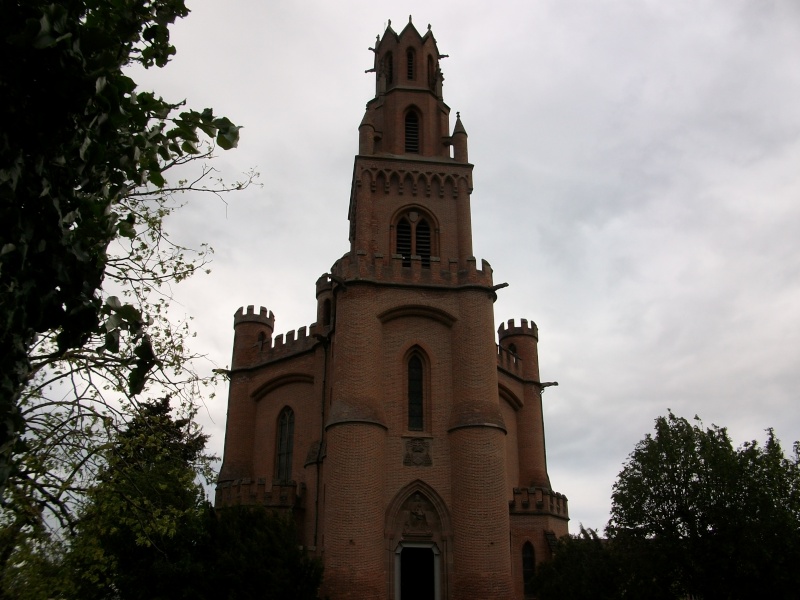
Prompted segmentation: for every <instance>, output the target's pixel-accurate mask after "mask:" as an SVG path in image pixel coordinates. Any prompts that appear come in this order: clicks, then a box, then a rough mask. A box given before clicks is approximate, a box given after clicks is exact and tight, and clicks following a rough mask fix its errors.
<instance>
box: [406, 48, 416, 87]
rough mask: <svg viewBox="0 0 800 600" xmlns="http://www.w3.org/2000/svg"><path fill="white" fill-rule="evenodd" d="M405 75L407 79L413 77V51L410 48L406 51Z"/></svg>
mask: <svg viewBox="0 0 800 600" xmlns="http://www.w3.org/2000/svg"><path fill="white" fill-rule="evenodd" d="M406 75H407V76H408V80H409V81H411V80H413V79H414V75H415V74H414V51H413V50H412V49H411V48H409V49H408V51H407V52H406Z"/></svg>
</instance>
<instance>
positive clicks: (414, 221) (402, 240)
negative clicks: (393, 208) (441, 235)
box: [395, 211, 435, 269]
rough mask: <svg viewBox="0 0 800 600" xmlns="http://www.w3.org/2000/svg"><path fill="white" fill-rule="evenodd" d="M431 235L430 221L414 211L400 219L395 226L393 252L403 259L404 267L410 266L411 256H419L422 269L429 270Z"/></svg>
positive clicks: (431, 252) (432, 242)
mask: <svg viewBox="0 0 800 600" xmlns="http://www.w3.org/2000/svg"><path fill="white" fill-rule="evenodd" d="M433 233H434V232H433V231H432V230H431V223H430V220H429V219H427V218H426V217H424V216H423V215H421V214H420V213H418V212H416V211H410V212H408V213H407V214H405V215H403V216H402V217H400V219H399V220H398V221H397V225H396V226H395V250H396V254H399V255H400V256H402V257H403V266H404V267H410V266H411V257H412V256H419V257H420V260H421V261H422V267H423V268H425V269H428V268H430V266H431V255H432V254H433V251H434V246H435V239H434V235H433Z"/></svg>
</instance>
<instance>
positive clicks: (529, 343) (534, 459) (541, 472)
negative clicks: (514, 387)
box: [497, 319, 550, 490]
mask: <svg viewBox="0 0 800 600" xmlns="http://www.w3.org/2000/svg"><path fill="white" fill-rule="evenodd" d="M497 337H498V341H499V344H500V347H501V348H502V349H504V350H505V351H506V352H508V353H509V354H510V355H511V356H513V359H514V366H515V374H518V375H519V376H520V377H521V379H522V384H523V397H522V407H521V408H520V410H519V413H518V417H517V420H518V423H519V429H518V431H519V433H518V435H519V464H520V467H519V478H520V484H519V485H520V487H529V486H538V487H542V488H544V489H547V490H549V489H550V478H549V476H548V474H547V457H546V454H545V444H544V420H543V415H542V389H543V386H542V384H541V382H540V381H539V348H538V345H539V328H538V327H537V326H536V323H534V322H533V321H530V322H529V321H528V320H527V319H520V321H519V325H516V324H515V322H514V319H509V321H508V324H505V323H501V324H500V327H499V328H498V330H497Z"/></svg>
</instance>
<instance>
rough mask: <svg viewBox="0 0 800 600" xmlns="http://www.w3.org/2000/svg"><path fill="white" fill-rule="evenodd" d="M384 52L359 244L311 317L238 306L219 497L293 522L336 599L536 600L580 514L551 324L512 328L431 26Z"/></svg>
mask: <svg viewBox="0 0 800 600" xmlns="http://www.w3.org/2000/svg"><path fill="white" fill-rule="evenodd" d="M371 50H372V51H373V52H374V55H375V57H374V58H375V66H374V69H373V70H372V71H374V76H375V97H374V98H372V99H371V100H369V102H368V104H367V108H366V114H365V115H364V118H363V120H362V121H361V124H360V125H359V127H358V146H359V149H358V154H357V155H356V157H355V164H354V166H353V179H352V186H351V190H350V203H349V209H348V214H347V216H348V220H349V237H350V251H349V252H347V253H346V254H345V255H344V256H343V257H342V258H340V259H339V260H337V261H336V262H335V263H334V264H333V266H332V267H331V269H330V272H329V273H325V274H324V275H322V276H321V277H320V278H319V279H318V280H317V282H316V304H317V316H316V322H315V323H312V324H311V325H310V326H308V327H301V328H300V329H298V330H297V331H291V332H288V333H285V334H280V335H274V328H275V316H274V315H273V314H272V312H270V311H268V310H267V309H265V308H260V309H255V308H254V307H253V306H248V307H247V308H240V309H239V310H238V311H236V313H235V315H234V323H233V326H234V332H235V337H234V343H233V357H232V361H231V369H230V392H229V397H228V417H227V425H226V435H225V449H224V456H223V463H222V467H221V471H220V474H219V480H218V484H217V489H216V506H217V507H224V506H230V505H239V504H241V505H261V506H265V507H270V508H273V509H276V510H280V511H284V512H287V513H289V514H291V515H292V516H293V518H294V519H295V521H296V523H297V527H298V531H299V536H300V543H301V544H302V545H303V547H304V548H305V549H306V550H307V552H309V553H310V554H311V555H314V556H318V557H319V558H320V559H321V560H322V563H323V565H324V568H325V574H324V581H323V588H322V590H321V591H320V597H326V596H327V597H329V598H330V599H331V600H344V599H353V600H355V599H358V600H369V599H374V600H378V599H380V600H384V599H386V600H406V599H412V598H413V599H414V600H428V599H429V600H445V599H448V600H466V599H468V598H469V599H474V598H486V599H489V598H498V599H507V598H516V599H519V600H523V599H524V598H529V597H531V596H532V592H531V589H530V579H531V577H532V575H533V573H534V572H535V569H536V564H537V563H539V562H541V561H544V560H547V559H549V558H550V557H551V555H552V548H553V545H554V543H555V541H556V539H557V538H558V537H559V536H563V535H566V534H567V522H568V520H569V516H568V509H567V499H566V497H565V496H564V495H563V494H560V493H558V492H556V491H554V490H553V488H552V486H551V485H550V477H549V475H548V472H547V461H546V454H545V435H544V422H543V415H542V391H543V389H544V388H545V387H547V386H548V385H553V384H551V383H543V382H542V381H541V378H540V376H539V364H538V348H537V345H538V330H537V327H536V324H535V323H533V322H532V321H528V320H526V319H520V320H514V319H512V320H509V321H507V322H506V323H502V324H501V325H500V327H499V328H498V329H497V330H495V325H494V311H493V304H494V301H495V299H496V293H497V290H498V289H499V288H501V287H504V286H503V285H502V284H501V285H495V283H494V280H493V275H492V268H491V266H490V265H489V263H488V262H486V261H481V262H480V264H478V263H477V261H476V259H475V257H474V256H473V250H472V225H471V215H470V198H471V195H472V168H473V167H472V165H471V164H470V163H469V159H468V148H467V132H466V130H465V128H464V125H463V123H462V122H461V119H460V117H459V116H458V115H457V116H456V119H455V123H454V125H453V128H452V131H451V130H450V121H451V119H450V108H449V107H448V106H447V104H445V103H444V99H443V96H442V82H443V76H442V71H441V69H440V65H439V61H440V59H441V58H443V56H442V55H441V54H440V53H439V49H438V47H437V43H436V40H435V38H434V36H433V33H432V32H431V29H430V26H428V29H427V31H426V32H425V33H424V34H422V35H421V34H420V33H419V32H418V31H417V29H416V28H415V26H414V25H413V23H412V22H411V19H410V18H409V22H408V24H407V25H406V26H405V27H404V28H403V29H402V31H401V32H400V33H396V32H395V31H394V30H393V29H392V27H391V22H390V23H389V26H388V27H387V29H386V31H385V32H384V34H383V36H382V37H380V36H379V37H378V39H377V41H376V43H375V47H374V48H371ZM342 209H343V212H344V203H342ZM342 216H344V215H342ZM298 227H299V225H298ZM343 229H344V227H343Z"/></svg>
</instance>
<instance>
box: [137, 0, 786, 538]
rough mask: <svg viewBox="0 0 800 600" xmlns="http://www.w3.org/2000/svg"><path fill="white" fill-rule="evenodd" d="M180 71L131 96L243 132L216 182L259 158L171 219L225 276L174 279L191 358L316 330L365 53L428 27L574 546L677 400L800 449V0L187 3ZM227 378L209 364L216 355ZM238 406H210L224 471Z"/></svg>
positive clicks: (369, 91)
mask: <svg viewBox="0 0 800 600" xmlns="http://www.w3.org/2000/svg"><path fill="white" fill-rule="evenodd" d="M188 4H189V7H190V8H191V10H192V13H191V14H190V15H189V17H188V18H186V19H184V20H183V21H181V22H180V23H178V24H177V25H176V26H175V27H174V28H173V40H174V42H175V44H176V46H177V49H178V54H177V56H176V57H175V59H174V60H173V61H172V63H171V64H170V65H169V66H168V67H167V68H165V69H163V70H162V71H160V72H158V71H156V72H148V73H146V74H140V73H138V72H137V74H136V79H137V81H138V82H139V83H140V85H141V86H142V87H145V88H153V89H155V90H156V91H157V92H158V93H159V94H161V95H163V96H164V97H165V98H167V99H170V100H179V99H184V98H185V99H186V100H187V103H188V105H189V106H191V107H193V108H197V109H202V108H205V107H206V106H212V107H214V109H215V111H216V112H218V113H221V114H225V115H227V116H228V117H230V118H231V119H232V120H233V121H234V122H235V123H237V124H241V125H243V126H244V129H243V130H242V137H241V142H240V146H239V148H238V149H237V150H235V151H232V152H224V153H223V152H221V153H220V156H219V158H218V159H217V160H215V161H214V166H215V167H217V168H218V169H220V170H221V172H222V174H223V175H224V176H225V177H226V178H228V179H235V178H236V177H238V176H239V174H240V173H241V172H244V171H246V170H247V169H249V168H251V167H255V168H256V169H257V170H258V171H259V172H260V173H261V178H260V182H261V183H262V184H263V187H261V188H250V189H249V190H247V191H245V192H242V193H239V194H237V195H232V196H229V197H228V198H227V202H228V204H227V206H226V205H225V204H224V203H223V202H220V201H217V200H213V199H211V198H203V197H199V198H198V197H194V198H187V199H188V200H189V206H187V207H186V208H185V209H183V210H182V211H181V213H180V214H179V216H178V217H176V218H175V219H173V221H172V223H171V229H172V231H173V232H174V235H175V236H176V237H177V238H178V239H179V240H180V241H182V242H185V243H187V244H195V245H196V244H198V243H200V242H208V243H210V244H211V245H212V246H213V247H214V249H215V251H216V254H215V258H214V263H213V265H212V269H213V272H212V273H211V275H208V276H203V277H200V276H198V277H197V278H195V280H193V281H190V282H187V283H186V284H185V285H183V286H182V287H178V288H177V290H176V291H177V299H178V304H177V305H176V306H175V309H176V311H177V314H179V316H184V315H190V316H192V317H194V326H195V329H196V331H197V338H196V339H195V340H194V348H195V349H196V350H198V351H200V352H203V353H206V354H207V355H208V357H209V359H210V361H211V362H210V363H209V366H208V368H211V366H217V367H225V366H228V365H229V364H230V352H231V344H232V340H233V329H232V321H233V313H234V311H235V310H236V309H237V308H238V307H239V306H241V305H247V304H255V305H257V306H258V305H264V306H267V307H268V308H269V309H270V310H272V311H273V312H274V313H275V317H276V331H275V333H276V334H279V333H284V332H286V331H289V330H292V329H296V328H298V327H301V326H304V325H308V324H310V323H311V322H312V321H314V319H315V314H316V313H315V310H316V303H315V298H314V290H315V288H314V282H315V280H316V279H317V277H318V276H319V275H321V274H322V273H325V272H327V271H328V270H329V268H330V266H331V264H332V263H333V262H334V261H335V260H336V259H337V258H339V257H340V256H341V255H342V254H344V253H345V252H346V251H347V250H348V249H349V244H348V239H347V237H348V221H347V209H348V202H349V193H350V179H351V176H352V168H353V156H354V155H355V153H356V151H357V148H358V130H357V128H358V124H359V122H360V121H361V118H362V116H363V112H364V106H365V104H366V102H367V101H368V100H370V99H371V98H372V97H373V95H374V80H373V77H374V76H373V75H372V74H365V73H364V70H365V69H369V68H371V67H372V57H373V55H372V53H371V52H370V51H369V50H368V47H369V46H372V45H374V42H375V36H376V35H377V34H382V33H383V30H384V28H385V25H386V22H387V20H388V19H391V20H392V27H393V28H394V29H395V31H397V32H399V31H401V30H402V28H403V27H404V26H405V24H406V23H407V22H408V15H409V14H412V15H413V17H414V24H415V25H416V27H417V29H418V30H419V31H420V32H421V33H424V31H425V30H426V29H427V26H428V23H430V24H431V25H432V28H433V33H434V35H435V37H436V40H437V42H438V45H439V50H440V51H441V53H443V54H449V56H450V57H449V58H447V59H445V60H444V61H443V62H442V69H443V71H444V76H445V83H444V99H445V102H446V103H447V104H448V105H449V106H450V107H451V109H452V110H453V115H452V119H451V125H452V121H454V119H455V112H456V111H460V112H461V116H462V120H463V123H464V126H465V128H466V130H467V132H468V134H469V150H470V160H471V162H472V163H473V164H474V165H475V170H474V185H475V189H474V192H473V194H472V213H473V219H472V223H473V238H474V244H473V248H474V251H475V255H476V256H477V257H478V259H479V260H480V259H481V258H484V259H486V260H488V261H489V262H490V263H491V265H492V267H493V269H494V278H495V283H502V282H508V283H509V284H510V286H509V287H508V288H506V289H504V290H501V291H500V292H499V299H498V301H497V303H496V306H495V308H496V311H495V320H496V326H497V325H499V324H500V322H502V321H505V320H507V319H510V318H516V319H519V318H527V319H532V320H534V321H535V322H536V323H537V324H538V326H539V332H540V341H539V352H540V364H541V373H542V379H543V380H547V381H558V382H559V384H560V385H559V387H557V388H549V389H548V390H547V392H546V394H545V395H544V410H545V425H546V432H547V452H548V467H549V472H550V478H551V481H552V484H553V486H554V488H555V489H556V490H558V491H561V492H563V493H564V494H566V495H567V496H568V498H569V501H570V514H571V519H572V521H571V525H570V528H571V530H572V531H576V530H577V529H578V524H579V523H583V524H584V525H585V526H588V527H599V528H602V527H603V526H604V525H605V523H606V521H607V519H608V511H609V508H610V494H611V486H612V484H613V482H614V480H615V479H616V476H617V474H618V472H619V471H620V468H621V466H622V463H623V461H624V460H625V459H626V457H627V455H628V454H629V453H630V452H631V450H632V449H633V447H634V445H635V444H636V442H637V441H639V440H640V439H642V437H643V436H644V435H645V433H648V432H650V431H652V429H653V421H654V419H655V418H656V417H657V416H659V415H663V414H666V411H667V409H668V408H671V409H672V410H673V411H674V412H675V413H676V414H678V415H680V416H685V417H687V418H690V417H693V416H694V415H695V414H697V415H699V416H700V417H702V419H703V420H704V422H705V423H707V424H711V423H716V424H718V425H724V426H727V427H728V428H729V430H730V432H731V434H732V437H733V439H734V441H735V442H736V443H737V444H739V443H741V442H743V441H745V440H750V439H759V440H763V439H764V429H766V428H767V427H774V428H775V430H776V432H777V434H778V436H779V437H780V438H781V439H782V441H783V442H784V448H785V449H786V450H790V449H791V443H792V441H793V440H795V439H798V438H800V411H799V410H798V390H800V256H798V252H797V248H798V237H800V63H799V61H800V3H798V2H797V1H796V0H785V1H769V0H752V1H740V0H724V1H719V0H716V1H713V2H712V1H702V0H701V1H698V0H692V1H684V0H670V1H668V2H665V1H663V0H658V1H633V0H631V1H629V2H622V1H619V2H610V1H589V0H583V1H578V0H546V1H537V0H526V1H524V2H522V1H520V2H513V1H509V0H495V1H493V2H483V1H465V0H459V1H458V2H455V1H452V2H451V1H432V0H427V1H424V2H420V1H416V0H413V1H408V2H404V3H399V2H376V1H374V0H373V1H370V2H367V1H358V2H357V1H339V2H330V1H323V0H318V1H308V2H306V1H300V0H292V1H288V0H287V1H278V0H273V1H270V2H263V1H262V0H227V1H226V2H218V1H214V0H195V1H192V0H189V2H188ZM212 362H213V365H212V364H211V363H212ZM226 402H227V391H226V388H225V387H223V388H221V389H220V393H219V395H218V397H217V398H216V399H214V400H211V401H209V403H208V411H207V413H205V414H203V415H202V419H203V422H204V424H205V425H206V427H207V430H208V432H209V433H211V435H212V438H211V445H212V448H213V449H214V450H215V451H216V452H217V453H218V454H220V455H221V454H222V445H223V441H224V426H225V412H226Z"/></svg>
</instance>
